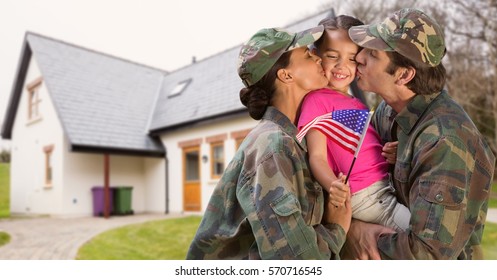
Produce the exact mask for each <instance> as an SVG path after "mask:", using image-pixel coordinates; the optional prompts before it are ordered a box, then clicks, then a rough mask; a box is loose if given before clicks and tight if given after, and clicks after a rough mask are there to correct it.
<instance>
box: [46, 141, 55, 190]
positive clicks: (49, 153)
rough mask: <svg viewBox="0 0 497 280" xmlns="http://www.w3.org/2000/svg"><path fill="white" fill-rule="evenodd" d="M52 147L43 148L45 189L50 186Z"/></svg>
mask: <svg viewBox="0 0 497 280" xmlns="http://www.w3.org/2000/svg"><path fill="white" fill-rule="evenodd" d="M53 148H54V145H48V146H45V147H43V152H45V187H51V186H52V178H53V173H52V172H53V171H52V170H53V169H52V167H53V164H52V152H53Z"/></svg>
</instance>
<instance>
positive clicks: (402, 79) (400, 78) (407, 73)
mask: <svg viewBox="0 0 497 280" xmlns="http://www.w3.org/2000/svg"><path fill="white" fill-rule="evenodd" d="M396 76H397V79H396V82H395V83H396V84H398V85H405V84H407V83H409V82H410V81H411V80H412V79H413V78H414V76H416V69H414V68H413V67H400V68H399V69H397V74H396Z"/></svg>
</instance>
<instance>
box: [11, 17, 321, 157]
mask: <svg viewBox="0 0 497 280" xmlns="http://www.w3.org/2000/svg"><path fill="white" fill-rule="evenodd" d="M329 13H330V12H329V11H326V12H321V13H318V14H315V15H312V16H310V17H307V18H305V19H303V20H300V21H298V22H296V23H294V24H292V25H290V26H287V27H285V28H286V29H288V30H290V31H299V30H303V29H305V28H310V27H312V26H315V25H317V23H318V22H319V20H321V19H322V18H324V17H325V16H326V15H328V14H329ZM240 46H241V45H238V46H236V47H233V48H230V49H227V50H225V51H223V52H220V53H218V54H216V55H213V56H210V57H208V58H206V59H204V60H202V61H199V62H196V63H192V64H191V65H187V66H185V67H183V68H180V69H178V70H176V71H174V72H171V73H167V72H166V71H164V70H160V69H155V68H152V67H148V66H144V65H141V64H138V63H133V62H130V61H127V60H123V59H120V58H116V57H113V56H110V55H106V54H102V53H99V52H95V51H92V50H88V49H85V48H82V47H79V46H75V45H72V44H68V43H65V42H62V41H59V40H55V39H52V38H48V37H45V36H42V35H39V34H35V33H30V32H28V33H27V34H26V37H25V40H24V46H23V51H22V55H21V58H20V62H19V66H18V72H17V75H16V81H15V83H14V87H13V89H12V94H11V99H10V102H9V106H8V109H7V112H6V117H5V121H4V124H3V127H2V137H3V138H6V139H10V138H11V133H12V127H13V123H14V120H15V115H16V112H17V106H18V105H19V99H20V95H21V93H22V91H23V88H22V87H23V85H24V82H25V81H24V79H25V76H26V72H27V68H28V66H29V61H30V59H31V55H32V54H33V57H34V59H35V60H36V62H37V63H38V66H39V68H40V71H41V73H42V76H43V79H44V82H45V84H46V87H47V89H48V92H49V94H50V97H51V99H52V101H53V104H54V107H55V109H56V112H57V114H58V117H59V119H60V121H61V123H62V126H63V129H64V132H65V133H66V135H67V137H68V139H69V142H70V144H71V148H72V150H74V151H89V152H91V151H93V152H109V153H125V154H145V155H152V156H162V155H164V153H165V150H164V147H163V146H162V144H161V142H160V141H159V139H158V137H157V134H158V133H160V132H163V131H167V130H169V129H172V128H177V127H184V126H186V125H191V124H195V123H201V122H204V121H206V120H215V119H217V118H220V117H226V116H230V115H232V114H240V113H244V114H247V113H246V108H245V107H244V106H243V105H242V104H241V102H240V100H239V95H238V93H239V91H240V89H241V88H242V87H243V84H242V83H241V81H240V79H239V77H238V74H237V70H236V67H237V60H238V52H239V49H240ZM182 82H186V83H184V84H185V85H186V86H185V87H184V88H182V92H180V93H179V94H175V95H172V96H171V92H172V91H173V90H175V89H178V87H177V86H178V84H180V83H182ZM247 115H248V114H247Z"/></svg>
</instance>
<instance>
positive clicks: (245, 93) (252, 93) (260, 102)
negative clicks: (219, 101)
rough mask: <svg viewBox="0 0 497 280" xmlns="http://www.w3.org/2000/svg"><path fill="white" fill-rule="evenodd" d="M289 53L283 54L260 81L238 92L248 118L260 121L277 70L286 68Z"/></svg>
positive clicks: (270, 94)
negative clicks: (246, 110) (247, 112)
mask: <svg viewBox="0 0 497 280" xmlns="http://www.w3.org/2000/svg"><path fill="white" fill-rule="evenodd" d="M290 54H291V52H285V53H283V55H281V57H280V58H279V59H278V61H276V63H275V64H274V65H273V67H272V68H271V69H270V70H269V71H268V72H267V73H266V75H264V76H263V77H262V78H261V80H260V81H258V82H257V83H255V84H254V85H252V86H250V87H248V88H242V89H241V90H240V101H241V102H242V104H243V105H244V106H245V107H247V108H248V111H249V114H250V117H252V118H253V119H254V120H260V119H261V118H262V116H263V115H264V113H265V112H266V109H267V107H268V106H269V104H270V103H271V98H272V97H273V94H274V91H275V90H276V88H275V83H274V82H275V81H276V77H277V72H278V70H280V69H282V68H286V67H288V65H289V64H290Z"/></svg>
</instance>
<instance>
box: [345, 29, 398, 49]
mask: <svg viewBox="0 0 497 280" xmlns="http://www.w3.org/2000/svg"><path fill="white" fill-rule="evenodd" d="M349 37H350V39H351V40H352V41H354V43H356V44H357V45H359V46H361V47H363V48H368V49H375V50H381V51H393V50H394V49H392V48H391V47H390V46H389V45H388V44H387V43H386V42H385V41H383V39H382V38H381V36H380V34H379V32H378V29H377V25H376V24H370V25H360V26H352V27H351V28H350V29H349Z"/></svg>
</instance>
